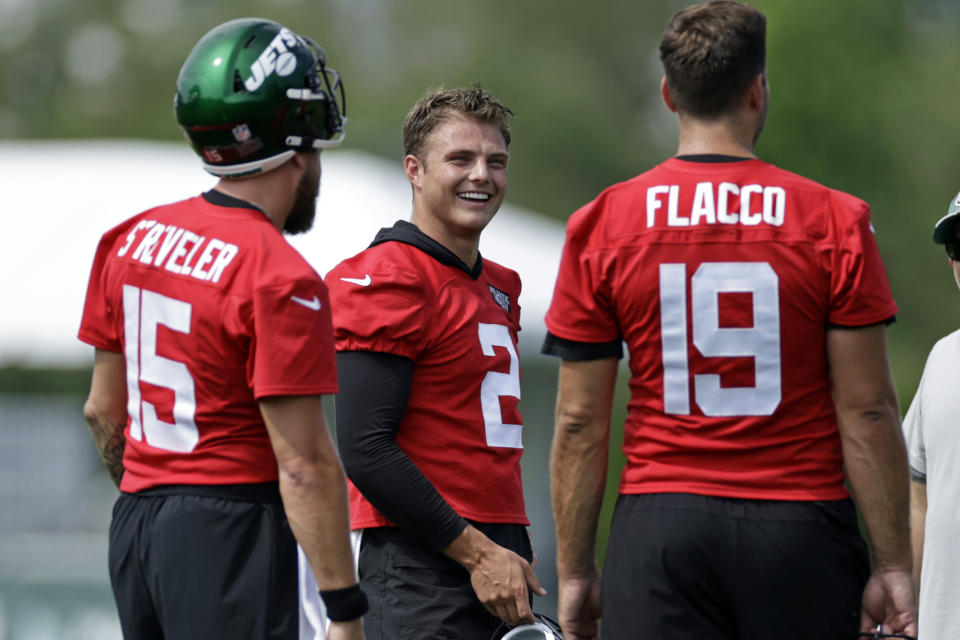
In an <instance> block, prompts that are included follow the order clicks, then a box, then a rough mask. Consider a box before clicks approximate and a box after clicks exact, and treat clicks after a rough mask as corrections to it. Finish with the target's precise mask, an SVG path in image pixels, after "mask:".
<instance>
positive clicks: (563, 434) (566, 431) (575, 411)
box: [556, 403, 610, 440]
mask: <svg viewBox="0 0 960 640" xmlns="http://www.w3.org/2000/svg"><path fill="white" fill-rule="evenodd" d="M609 427H610V421H609V419H608V418H607V417H606V416H605V415H602V414H600V413H599V412H597V411H594V410H592V409H591V408H590V407H588V406H585V405H578V404H573V403H560V404H558V405H557V412H556V436H557V437H558V438H576V439H581V440H601V439H604V438H605V437H606V434H607V431H608V430H609Z"/></svg>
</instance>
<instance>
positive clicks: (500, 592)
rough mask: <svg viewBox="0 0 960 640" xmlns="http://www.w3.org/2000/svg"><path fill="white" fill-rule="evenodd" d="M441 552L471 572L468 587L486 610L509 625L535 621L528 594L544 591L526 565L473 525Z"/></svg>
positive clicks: (517, 556)
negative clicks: (471, 588)
mask: <svg viewBox="0 0 960 640" xmlns="http://www.w3.org/2000/svg"><path fill="white" fill-rule="evenodd" d="M443 552H444V554H446V555H447V556H449V557H450V558H453V559H454V560H456V561H457V562H459V563H460V564H462V565H463V566H464V567H465V568H466V569H467V571H469V572H470V584H471V586H473V590H474V592H475V593H476V594H477V598H478V599H479V600H480V603H481V604H483V606H484V607H486V609H487V611H489V612H490V613H491V614H493V615H495V616H497V617H498V618H500V619H501V620H503V621H504V622H506V623H507V624H509V625H510V626H516V625H518V624H525V623H531V622H534V621H535V618H534V617H533V611H532V610H531V608H530V597H529V595H528V593H529V591H532V592H533V593H535V594H537V595H540V596H543V595H546V594H547V591H546V589H544V588H543V587H541V586H540V581H539V580H538V579H537V576H536V575H535V574H534V573H533V568H532V567H531V566H530V563H529V562H527V561H526V560H524V559H523V558H522V557H521V556H519V555H517V554H516V553H514V552H513V551H510V550H509V549H505V548H504V547H501V546H500V545H498V544H496V543H494V542H493V541H492V540H490V538H488V537H487V536H485V535H483V533H481V532H480V531H479V530H477V529H476V528H474V527H472V526H467V528H466V529H464V530H463V532H462V533H461V534H460V535H459V536H457V538H456V539H454V541H453V542H452V543H450V545H449V546H448V547H447V548H446V549H444V550H443ZM528 589H529V591H528Z"/></svg>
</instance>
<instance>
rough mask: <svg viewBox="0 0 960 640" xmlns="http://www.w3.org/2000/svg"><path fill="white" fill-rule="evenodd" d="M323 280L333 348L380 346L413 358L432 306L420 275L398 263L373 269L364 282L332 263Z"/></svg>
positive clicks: (384, 349) (421, 347) (381, 350)
mask: <svg viewBox="0 0 960 640" xmlns="http://www.w3.org/2000/svg"><path fill="white" fill-rule="evenodd" d="M341 275H343V276H344V277H346V278H347V280H342V279H341V277H340V276H341ZM327 283H328V286H329V287H330V295H331V304H332V305H333V326H334V339H335V340H336V347H337V351H380V352H383V353H392V354H394V355H398V356H403V357H405V358H409V359H411V360H415V359H416V357H417V354H418V353H419V352H420V351H421V350H422V349H423V346H424V344H423V342H424V340H425V337H424V336H425V331H424V329H425V328H426V326H427V325H428V324H429V322H430V316H431V311H432V309H433V304H432V300H433V296H432V295H427V292H426V291H425V290H424V284H423V279H422V278H421V277H419V276H418V275H417V274H415V273H412V272H409V271H406V270H403V269H393V270H391V271H389V272H388V273H384V272H377V271H374V272H373V273H372V274H371V276H370V280H369V282H368V283H367V284H363V283H360V284H358V283H357V282H356V279H355V278H350V277H349V276H348V275H347V272H346V271H341V270H340V269H335V270H334V271H333V272H331V274H330V275H329V276H328V277H327Z"/></svg>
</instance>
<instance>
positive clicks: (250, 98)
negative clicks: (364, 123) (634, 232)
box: [174, 18, 347, 178]
mask: <svg viewBox="0 0 960 640" xmlns="http://www.w3.org/2000/svg"><path fill="white" fill-rule="evenodd" d="M174 110H175V112H176V114H177V122H179V123H180V126H181V127H183V132H184V134H185V135H186V137H187V140H188V141H189V142H190V146H192V147H193V149H194V151H196V152H197V155H199V156H200V157H201V158H202V159H203V168H204V169H206V170H207V171H209V172H210V173H212V174H214V175H216V176H220V177H224V178H240V177H245V176H249V175H254V174H257V173H264V172H267V171H270V170H271V169H275V168H276V167H279V166H280V165H281V164H283V163H284V162H286V161H287V160H289V159H290V158H291V157H292V156H293V154H294V153H296V152H297V151H298V150H303V151H306V150H311V149H323V148H327V147H336V146H338V145H339V144H340V143H341V142H342V141H343V137H344V128H345V126H346V123H347V119H346V117H345V113H346V103H345V96H344V93H343V85H342V84H341V82H340V76H339V75H338V74H337V72H336V71H334V70H333V69H328V68H327V67H326V57H325V56H324V53H323V50H322V49H320V47H318V46H317V45H316V44H315V43H314V42H313V41H312V40H310V39H308V38H305V37H303V36H298V35H297V34H295V33H293V32H292V31H290V30H289V29H287V28H286V27H283V26H282V25H279V24H277V23H276V22H271V21H270V20H263V19H260V18H240V19H238V20H231V21H230V22H225V23H223V24H221V25H220V26H218V27H215V28H214V29H212V30H211V31H209V32H208V33H207V34H206V35H205V36H203V37H202V38H201V39H200V41H199V42H197V44H196V45H195V46H194V47H193V50H192V51H191V52H190V55H189V56H187V60H186V62H184V63H183V68H182V69H180V75H179V76H178V77H177V93H176V97H175V99H174Z"/></svg>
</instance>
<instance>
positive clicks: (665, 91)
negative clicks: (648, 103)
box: [660, 76, 677, 113]
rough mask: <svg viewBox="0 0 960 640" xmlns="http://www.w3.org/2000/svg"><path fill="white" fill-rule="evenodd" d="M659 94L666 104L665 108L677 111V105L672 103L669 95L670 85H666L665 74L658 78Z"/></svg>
mask: <svg viewBox="0 0 960 640" xmlns="http://www.w3.org/2000/svg"><path fill="white" fill-rule="evenodd" d="M660 96H661V97H662V98H663V104H665V105H667V109H670V111H673V112H674V113H676V112H677V105H675V104H674V103H673V98H672V97H671V96H670V87H669V86H667V76H663V77H662V78H660Z"/></svg>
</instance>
